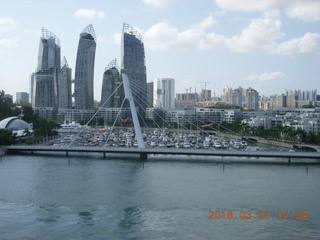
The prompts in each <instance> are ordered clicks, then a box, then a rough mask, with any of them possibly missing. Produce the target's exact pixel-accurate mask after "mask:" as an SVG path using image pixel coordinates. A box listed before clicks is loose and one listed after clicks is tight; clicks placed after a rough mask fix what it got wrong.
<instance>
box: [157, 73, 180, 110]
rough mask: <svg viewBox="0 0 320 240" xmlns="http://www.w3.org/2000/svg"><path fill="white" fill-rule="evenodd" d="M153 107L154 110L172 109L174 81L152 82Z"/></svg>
mask: <svg viewBox="0 0 320 240" xmlns="http://www.w3.org/2000/svg"><path fill="white" fill-rule="evenodd" d="M153 96H154V97H153V106H154V107H156V108H174V107H175V99H174V79H173V78H157V79H155V80H154V81H153Z"/></svg>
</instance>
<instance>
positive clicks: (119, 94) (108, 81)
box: [101, 59, 123, 108]
mask: <svg viewBox="0 0 320 240" xmlns="http://www.w3.org/2000/svg"><path fill="white" fill-rule="evenodd" d="M120 84H121V77H120V73H119V65H118V62H117V60H116V59H114V60H112V61H111V62H110V63H109V64H108V66H107V67H106V68H105V70H104V73H103V80H102V90H101V104H103V107H106V108H120V107H121V104H122V99H123V91H122V89H123V88H120V87H119V85H120ZM115 90H116V91H115ZM114 91H115V92H114ZM107 100H108V101H107ZM106 101H107V102H106Z"/></svg>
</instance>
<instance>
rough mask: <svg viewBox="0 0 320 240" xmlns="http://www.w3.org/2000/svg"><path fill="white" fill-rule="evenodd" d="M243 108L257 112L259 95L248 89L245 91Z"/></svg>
mask: <svg viewBox="0 0 320 240" xmlns="http://www.w3.org/2000/svg"><path fill="white" fill-rule="evenodd" d="M245 105H246V106H245V107H246V108H247V109H251V110H255V111H258V110H259V93H258V92H257V90H254V89H252V88H248V89H246V91H245Z"/></svg>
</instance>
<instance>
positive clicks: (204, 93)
mask: <svg viewBox="0 0 320 240" xmlns="http://www.w3.org/2000/svg"><path fill="white" fill-rule="evenodd" d="M199 97H200V100H201V101H211V90H208V89H201V93H200V94H199Z"/></svg>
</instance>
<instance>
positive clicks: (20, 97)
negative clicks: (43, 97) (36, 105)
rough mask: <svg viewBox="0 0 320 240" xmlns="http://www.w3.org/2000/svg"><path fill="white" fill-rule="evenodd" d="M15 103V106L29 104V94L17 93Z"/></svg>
mask: <svg viewBox="0 0 320 240" xmlns="http://www.w3.org/2000/svg"><path fill="white" fill-rule="evenodd" d="M16 103H17V104H24V103H29V93H27V92H17V93H16Z"/></svg>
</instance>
